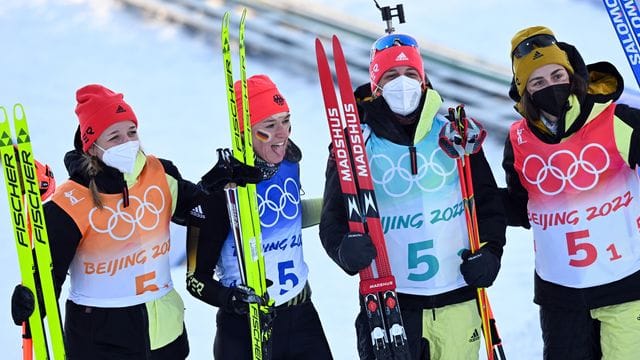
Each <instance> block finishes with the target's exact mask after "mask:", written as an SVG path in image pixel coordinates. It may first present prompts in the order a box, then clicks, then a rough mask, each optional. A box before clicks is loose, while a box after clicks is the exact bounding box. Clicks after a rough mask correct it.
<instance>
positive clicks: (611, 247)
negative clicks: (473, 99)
mask: <svg viewBox="0 0 640 360" xmlns="http://www.w3.org/2000/svg"><path fill="white" fill-rule="evenodd" d="M511 50H512V53H511V59H512V62H513V82H512V87H511V91H510V96H511V98H512V99H513V100H514V101H516V106H515V108H516V110H517V111H518V112H519V113H520V115H522V116H523V118H522V119H520V120H519V121H516V122H515V123H514V124H513V125H512V126H511V129H510V131H509V136H508V138H507V141H506V144H505V151H504V160H503V167H504V169H505V173H506V179H507V191H506V192H505V194H506V195H507V197H506V201H505V204H507V214H508V215H509V217H508V223H509V225H512V226H524V227H526V228H532V229H533V237H534V239H535V298H534V301H535V303H536V304H538V305H540V325H541V328H542V337H543V340H544V359H569V360H571V359H576V360H577V359H581V360H585V359H594V360H595V359H601V358H602V359H615V360H620V359H636V358H637V357H638V355H637V354H638V350H640V347H639V346H638V338H640V318H639V317H638V314H640V199H639V196H640V193H639V192H638V189H639V185H640V184H639V183H638V176H637V173H636V170H635V168H636V166H637V165H638V159H639V158H640V147H639V146H638V144H639V142H638V141H639V140H640V135H639V134H640V132H639V130H640V111H639V110H638V109H635V108H632V107H629V106H627V105H622V104H617V103H616V100H617V99H618V98H619V97H620V94H621V93H622V90H623V81H622V77H621V76H620V74H619V73H618V71H617V70H616V68H615V67H614V66H613V65H612V64H610V63H607V62H599V63H595V64H590V65H588V66H587V65H585V63H584V61H583V60H582V57H581V56H580V54H579V53H578V51H577V50H576V49H575V48H574V47H573V46H571V45H569V44H567V43H564V42H559V41H557V40H556V38H555V36H554V34H553V32H552V31H551V30H550V29H548V28H546V27H543V26H534V27H529V28H526V29H523V30H521V31H519V32H518V33H516V34H515V35H514V37H513V39H512V40H511Z"/></svg>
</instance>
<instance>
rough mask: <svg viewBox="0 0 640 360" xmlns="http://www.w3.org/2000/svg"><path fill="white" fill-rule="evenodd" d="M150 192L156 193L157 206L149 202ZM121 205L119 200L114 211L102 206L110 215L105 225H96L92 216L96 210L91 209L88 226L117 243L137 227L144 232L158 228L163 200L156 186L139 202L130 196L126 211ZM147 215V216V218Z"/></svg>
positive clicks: (136, 198)
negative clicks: (107, 235)
mask: <svg viewBox="0 0 640 360" xmlns="http://www.w3.org/2000/svg"><path fill="white" fill-rule="evenodd" d="M152 191H157V192H158V194H159V196H158V198H159V200H160V204H159V205H158V204H154V203H153V202H151V201H149V198H150V196H149V195H150V193H151V192H152ZM135 202H137V207H136V208H135V209H134V208H133V206H135V205H134V203H135ZM122 204H123V200H122V199H120V200H119V201H118V203H117V204H116V208H115V209H112V208H110V207H108V206H104V207H103V208H102V209H103V210H106V211H108V212H110V213H111V215H110V216H109V219H107V221H106V224H96V220H95V219H94V214H95V212H96V211H97V210H98V208H96V207H94V208H93V209H91V211H90V212H89V224H91V227H92V228H93V230H95V231H97V232H98V233H101V234H109V236H110V237H111V238H112V239H113V240H118V241H124V240H128V239H129V238H130V237H131V235H133V233H134V232H135V230H136V227H139V228H140V229H142V230H145V231H149V230H153V229H155V228H156V227H157V226H158V223H159V222H160V214H161V213H162V210H164V205H165V199H164V194H163V193H162V190H161V189H160V188H159V187H158V186H156V185H152V186H150V187H149V188H147V190H146V191H145V192H144V199H142V200H141V199H140V198H139V197H137V196H133V195H130V196H129V205H130V206H129V207H127V208H126V209H123V208H122ZM127 209H129V211H128V212H127V211H126V210H127ZM147 214H149V215H148V216H147ZM120 224H128V225H120ZM124 226H127V227H128V229H126V228H124ZM114 230H115V231H114ZM123 230H125V231H123Z"/></svg>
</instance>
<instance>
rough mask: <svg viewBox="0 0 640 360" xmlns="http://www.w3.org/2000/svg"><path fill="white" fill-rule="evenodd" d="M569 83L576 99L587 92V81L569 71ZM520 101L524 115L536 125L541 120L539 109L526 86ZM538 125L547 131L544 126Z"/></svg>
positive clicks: (582, 96)
mask: <svg viewBox="0 0 640 360" xmlns="http://www.w3.org/2000/svg"><path fill="white" fill-rule="evenodd" d="M569 83H570V84H571V90H570V93H571V94H574V95H576V96H577V97H578V99H582V98H584V96H585V95H586V94H587V82H586V81H585V80H584V79H583V78H582V77H580V76H576V75H574V74H572V73H570V72H569ZM520 102H521V103H522V108H523V109H524V113H523V115H524V117H525V118H526V119H527V120H529V121H531V122H533V123H534V124H536V126H538V123H539V122H540V121H541V120H540V110H539V109H538V107H537V106H536V105H534V104H533V100H532V98H531V94H530V93H529V90H527V88H526V87H525V89H524V93H523V94H522V98H521V99H520ZM540 125H542V124H540ZM538 127H540V128H541V129H543V130H545V131H547V129H546V127H545V126H538ZM547 132H548V131H547Z"/></svg>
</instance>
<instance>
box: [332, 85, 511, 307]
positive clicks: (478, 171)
mask: <svg viewBox="0 0 640 360" xmlns="http://www.w3.org/2000/svg"><path fill="white" fill-rule="evenodd" d="M367 87H369V84H365V85H362V86H361V87H359V88H358V89H357V90H356V97H357V98H359V99H360V101H359V104H358V105H359V111H360V118H361V119H362V122H363V123H366V124H367V125H369V126H370V128H371V130H372V132H373V133H375V134H376V135H377V136H379V137H382V138H385V139H387V140H389V141H392V142H394V143H396V144H400V145H407V146H412V145H413V138H414V134H415V131H416V126H417V121H414V122H413V123H412V124H409V125H401V124H400V123H399V122H398V121H396V120H395V117H396V115H395V114H394V113H393V112H392V111H391V109H389V106H388V105H387V103H386V102H385V101H384V99H383V98H382V97H378V98H377V99H375V100H373V99H371V98H370V97H366V96H362V94H363V93H364V94H366V92H367ZM424 101H425V95H424V94H423V97H422V100H421V103H420V105H419V106H418V109H417V110H416V111H415V112H414V113H413V114H409V115H408V117H413V118H415V119H419V118H420V115H421V111H422V109H423V107H424ZM434 115H435V114H434ZM438 130H439V129H432V130H431V131H438ZM471 166H472V171H473V174H472V177H473V189H474V196H475V199H476V207H477V215H478V226H479V232H480V240H481V241H482V242H486V245H485V247H486V248H488V249H489V250H491V251H492V252H493V253H494V254H496V255H497V256H498V257H499V258H500V257H501V256H502V248H503V246H504V244H505V228H506V224H505V221H504V211H503V205H502V203H501V201H500V198H499V196H497V194H498V188H497V185H496V182H495V179H494V177H493V174H492V172H491V169H490V167H489V164H488V162H487V160H486V158H485V156H484V153H483V152H482V151H480V152H478V153H477V154H475V155H471ZM325 175H326V180H325V188H324V202H323V208H322V218H321V221H320V239H321V241H322V245H323V246H324V248H325V250H326V251H327V254H329V256H330V257H331V258H332V259H333V261H335V262H336V263H337V264H338V265H340V266H341V267H342V268H343V269H344V266H343V265H342V264H341V261H340V259H339V256H338V248H339V246H340V244H341V243H342V239H343V236H344V235H345V234H346V233H347V232H349V228H348V223H347V212H346V208H345V204H344V198H343V196H342V192H341V190H340V183H339V179H338V176H337V172H336V164H335V159H334V157H333V154H332V152H331V147H330V155H329V159H328V161H327V169H326V173H325ZM345 271H346V270H345ZM347 273H349V274H350V275H354V273H351V272H348V271H347ZM475 296H476V289H475V288H470V287H463V288H460V289H456V290H453V291H450V292H447V293H443V294H438V295H434V296H416V295H409V294H399V300H400V303H401V304H402V306H403V308H419V309H422V308H436V307H441V306H445V305H450V304H456V303H460V302H463V301H466V300H471V299H474V298H475Z"/></svg>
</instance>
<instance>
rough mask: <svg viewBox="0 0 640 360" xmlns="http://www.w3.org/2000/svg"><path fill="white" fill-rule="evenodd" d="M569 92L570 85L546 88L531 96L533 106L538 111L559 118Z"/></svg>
mask: <svg viewBox="0 0 640 360" xmlns="http://www.w3.org/2000/svg"><path fill="white" fill-rule="evenodd" d="M570 91H571V84H558V85H551V86H547V87H546V88H544V89H542V90H538V91H536V92H535V93H533V94H532V95H531V101H532V102H533V105H535V106H537V107H538V108H539V109H540V110H543V111H544V112H546V113H548V114H549V115H553V116H555V117H559V116H560V115H562V113H563V112H564V110H565V107H566V105H567V99H569V93H570Z"/></svg>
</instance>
